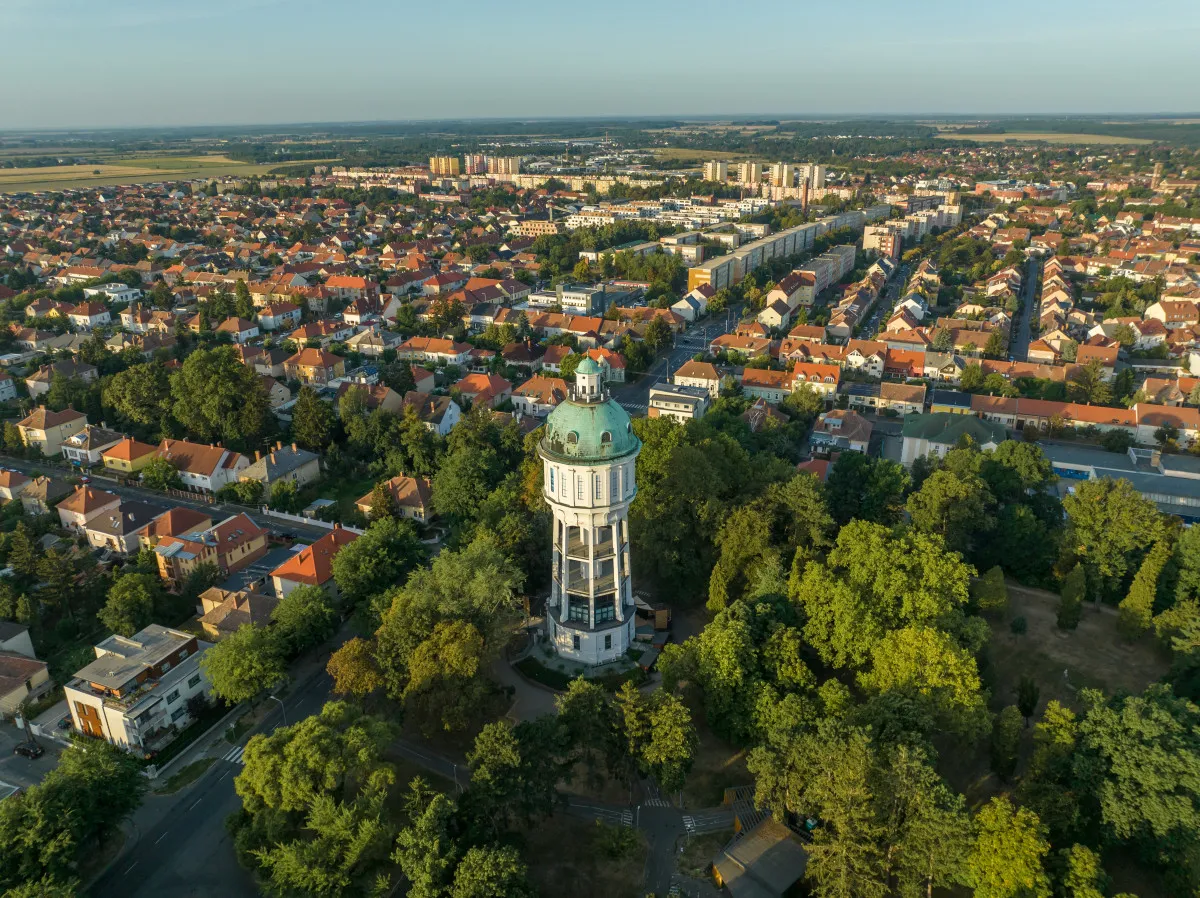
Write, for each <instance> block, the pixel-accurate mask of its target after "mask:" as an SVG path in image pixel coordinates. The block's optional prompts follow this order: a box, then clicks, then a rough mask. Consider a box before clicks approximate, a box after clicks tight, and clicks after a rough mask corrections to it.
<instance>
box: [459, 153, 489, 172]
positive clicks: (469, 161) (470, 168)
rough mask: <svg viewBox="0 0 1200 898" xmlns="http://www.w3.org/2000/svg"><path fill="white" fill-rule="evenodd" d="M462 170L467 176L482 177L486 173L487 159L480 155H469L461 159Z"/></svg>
mask: <svg viewBox="0 0 1200 898" xmlns="http://www.w3.org/2000/svg"><path fill="white" fill-rule="evenodd" d="M463 170H464V171H465V173H466V174H468V175H482V174H485V173H486V172H487V157H486V156H484V155H483V154H482V153H469V154H467V155H466V156H464V157H463Z"/></svg>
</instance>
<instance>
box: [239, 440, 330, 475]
mask: <svg viewBox="0 0 1200 898" xmlns="http://www.w3.org/2000/svg"><path fill="white" fill-rule="evenodd" d="M318 458H320V456H319V455H317V453H315V452H309V451H308V450H307V449H301V448H299V447H296V448H294V449H293V448H292V446H283V447H281V448H279V449H274V450H272V451H271V452H268V453H267V454H266V455H264V456H263V457H262V458H260V459H259V460H258V461H256V462H254V463H253V464H251V465H250V466H249V467H247V468H245V469H244V470H243V471H242V472H241V475H240V477H241V479H243V480H260V481H262V482H264V483H270V482H271V481H273V480H276V479H278V478H280V477H283V476H284V475H286V474H290V473H291V472H292V471H295V470H298V469H299V468H302V467H304V466H305V465H306V464H308V463H309V462H312V461H315V460H317V459H318Z"/></svg>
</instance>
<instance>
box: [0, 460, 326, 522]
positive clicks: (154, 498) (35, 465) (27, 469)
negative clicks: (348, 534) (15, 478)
mask: <svg viewBox="0 0 1200 898" xmlns="http://www.w3.org/2000/svg"><path fill="white" fill-rule="evenodd" d="M2 458H3V464H4V467H6V468H13V469H14V470H17V471H20V472H21V473H22V474H26V475H31V474H33V473H41V474H48V475H50V476H52V477H64V476H68V475H69V474H71V473H75V472H70V471H67V470H66V469H65V468H63V467H62V466H61V465H51V464H47V463H46V462H36V461H27V460H25V459H17V458H12V457H10V456H3V457H2ZM91 485H92V486H93V487H95V488H96V489H100V490H106V491H107V492H110V493H115V494H116V495H118V496H120V497H122V498H123V499H136V500H138V501H140V502H149V503H150V504H152V505H162V506H164V507H166V508H174V507H178V506H182V507H185V508H194V509H196V510H198V511H203V512H205V513H206V514H210V515H212V516H213V518H214V519H217V518H218V517H228V516H229V515H232V514H237V513H238V512H246V514H248V515H249V516H250V519H251V520H253V521H254V523H256V524H258V525H259V526H260V527H263V528H265V529H267V530H270V531H271V532H273V533H295V534H304V535H305V536H306V537H313V538H314V539H315V538H317V537H321V536H324V535H325V534H326V533H328V532H329V529H328V528H326V527H318V526H316V525H313V524H301V523H298V522H295V521H281V520H279V519H278V518H270V517H267V516H266V515H264V514H262V513H261V512H258V511H254V510H248V509H246V508H244V507H243V506H241V505H222V504H209V503H207V502H204V501H202V500H200V499H190V498H187V497H186V496H176V495H167V494H165V493H161V492H159V491H158V490H152V489H146V488H144V487H140V486H129V485H126V484H122V483H118V482H117V481H115V480H109V479H108V478H106V477H93V478H92V483H91Z"/></svg>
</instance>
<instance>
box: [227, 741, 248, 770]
mask: <svg viewBox="0 0 1200 898" xmlns="http://www.w3.org/2000/svg"><path fill="white" fill-rule="evenodd" d="M245 751H246V746H244V745H239V746H238V747H237V748H233V749H230V750H229V751H227V752H226V753H225V754H224V756H223V757H222V758H221V760H223V761H228V762H229V763H230V764H241V765H243V766H244V765H245V763H246V760H245V758H243V757H242V753H243V752H245Z"/></svg>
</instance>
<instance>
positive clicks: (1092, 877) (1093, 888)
mask: <svg viewBox="0 0 1200 898" xmlns="http://www.w3.org/2000/svg"><path fill="white" fill-rule="evenodd" d="M1123 326H1124V325H1123ZM1058 856H1059V865H1060V866H1061V867H1062V875H1061V877H1060V887H1059V891H1060V894H1062V895H1063V896H1064V898H1104V895H1105V892H1107V890H1108V877H1107V876H1106V875H1105V874H1104V868H1103V867H1101V866H1100V855H1098V854H1096V852H1094V851H1092V849H1090V848H1088V847H1087V846H1086V845H1078V844H1076V845H1072V846H1071V847H1070V848H1064V849H1062V850H1061V851H1059V852H1058Z"/></svg>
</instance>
